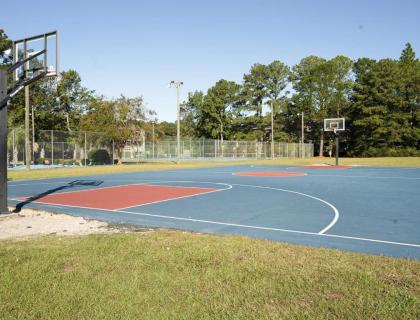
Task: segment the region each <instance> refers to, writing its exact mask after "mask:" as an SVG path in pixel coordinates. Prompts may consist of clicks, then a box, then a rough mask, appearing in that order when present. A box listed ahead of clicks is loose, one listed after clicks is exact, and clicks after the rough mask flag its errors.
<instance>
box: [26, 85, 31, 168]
mask: <svg viewBox="0 0 420 320" xmlns="http://www.w3.org/2000/svg"><path fill="white" fill-rule="evenodd" d="M29 112H30V107H29V86H26V87H25V162H26V169H28V170H29V169H31V142H30V134H29Z"/></svg>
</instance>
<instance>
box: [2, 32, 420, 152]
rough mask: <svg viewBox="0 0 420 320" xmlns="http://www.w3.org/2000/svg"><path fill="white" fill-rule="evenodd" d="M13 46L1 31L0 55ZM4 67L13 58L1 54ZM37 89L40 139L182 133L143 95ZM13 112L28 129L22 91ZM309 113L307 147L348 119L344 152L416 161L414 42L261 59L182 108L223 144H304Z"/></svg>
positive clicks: (190, 126)
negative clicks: (368, 50) (330, 121)
mask: <svg viewBox="0 0 420 320" xmlns="http://www.w3.org/2000/svg"><path fill="white" fill-rule="evenodd" d="M10 45H11V43H10V40H9V39H8V37H7V35H6V34H5V33H4V31H3V30H1V29H0V52H3V51H4V50H5V49H7V48H8V47H10ZM1 64H2V65H3V67H4V65H5V64H7V62H6V61H5V60H4V59H3V60H2V58H1V57H0V65H1ZM0 67H1V66H0ZM30 90H31V97H30V105H31V107H33V108H34V117H35V119H36V130H35V134H36V132H37V130H64V131H78V130H89V131H99V132H105V133H106V134H107V136H108V137H109V138H110V139H112V140H114V141H115V143H116V148H117V151H118V150H119V152H120V151H122V148H123V146H124V144H125V143H126V142H127V141H128V140H130V139H132V138H133V137H135V136H136V134H137V133H138V132H140V131H141V132H145V133H146V139H148V140H151V139H152V136H151V135H152V131H153V132H154V137H155V139H164V138H165V137H172V136H175V135H176V124H175V122H174V123H172V122H159V121H157V119H156V113H155V112H154V111H153V110H149V109H147V108H146V107H145V103H144V101H143V98H142V97H141V96H140V97H132V98H130V97H125V96H120V97H118V98H116V99H108V98H106V97H104V96H102V95H100V94H97V93H96V92H94V91H93V90H90V89H88V88H86V87H84V86H82V81H81V77H80V75H79V74H78V73H77V71H75V70H67V71H63V72H61V74H60V76H59V77H58V78H50V79H43V80H40V81H37V82H36V83H34V84H32V85H31V88H30ZM8 110H9V119H8V121H9V123H8V125H9V127H10V128H15V127H21V126H23V123H24V112H25V111H24V95H23V92H20V93H19V94H17V95H16V96H15V97H14V98H13V99H12V100H11V103H10V104H9V109H8ZM302 113H303V114H304V128H303V129H304V136H305V139H304V140H305V141H304V142H312V143H314V144H315V147H316V154H318V155H324V154H325V153H326V152H328V151H329V150H330V149H331V148H332V147H333V134H332V133H329V132H324V130H323V119H325V118H335V117H344V118H345V119H346V131H345V132H343V133H341V134H340V136H341V140H342V141H343V142H342V143H340V147H341V150H340V152H341V153H342V155H347V156H409V155H412V156H419V155H420V124H419V121H420V60H419V59H418V58H416V55H415V52H414V51H413V48H412V47H411V45H410V44H409V43H408V44H406V46H405V48H404V49H403V51H402V53H401V56H400V58H399V59H389V58H388V59H380V60H374V59H370V58H360V59H357V60H356V61H353V60H351V59H349V58H348V57H345V56H337V57H334V58H332V59H325V58H321V57H317V56H308V57H305V58H303V59H302V60H301V61H300V62H299V63H298V64H296V65H295V66H292V67H289V66H287V65H286V64H284V63H282V62H281V61H278V60H275V61H273V62H271V63H268V64H261V63H256V64H254V65H252V66H251V68H250V70H249V71H248V72H247V73H245V74H244V75H243V78H242V81H241V83H236V82H235V81H229V80H226V79H221V80H219V81H217V82H216V83H215V84H214V85H213V86H212V87H210V88H209V89H208V90H207V91H206V92H203V91H198V90H197V91H194V92H189V93H188V96H187V98H186V100H185V101H184V102H183V103H182V104H181V134H182V136H184V137H186V136H187V137H192V138H194V137H197V138H198V137H199V138H211V139H220V140H221V141H223V140H224V139H228V140H248V141H271V139H273V140H275V141H290V142H298V141H300V140H301V133H300V132H301V129H302V127H301V120H302V119H301V117H302ZM272 125H273V128H272ZM152 128H153V130H152Z"/></svg>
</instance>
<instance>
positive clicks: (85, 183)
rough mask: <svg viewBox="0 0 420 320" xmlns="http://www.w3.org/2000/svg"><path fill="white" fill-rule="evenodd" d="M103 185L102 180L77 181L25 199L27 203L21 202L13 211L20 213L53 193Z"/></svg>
mask: <svg viewBox="0 0 420 320" xmlns="http://www.w3.org/2000/svg"><path fill="white" fill-rule="evenodd" d="M102 183H103V181H102V180H75V181H72V182H69V183H68V184H66V185H63V186H60V187H57V188H54V189H50V190H47V191H45V192H43V193H40V194H37V195H35V196H32V197H30V198H27V199H25V201H22V202H19V203H18V204H17V205H16V208H15V210H13V212H15V213H17V212H20V211H21V210H22V208H23V207H24V206H26V205H27V204H30V203H31V202H33V201H36V200H38V199H41V198H43V197H45V196H48V195H49V194H53V193H55V192H58V191H62V190H67V189H71V188H74V187H78V186H92V187H95V186H99V185H101V184H102Z"/></svg>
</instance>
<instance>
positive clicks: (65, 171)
mask: <svg viewBox="0 0 420 320" xmlns="http://www.w3.org/2000/svg"><path fill="white" fill-rule="evenodd" d="M315 163H328V164H335V159H334V158H308V159H281V160H274V161H273V160H258V161H257V160H255V161H228V162H213V161H202V162H201V161H196V162H191V161H190V162H181V163H180V164H175V163H173V162H164V163H145V164H132V165H115V166H96V167H80V168H56V169H38V170H30V171H27V170H9V172H8V176H9V179H11V180H22V179H40V178H52V177H71V176H82V175H96V174H109V173H118V172H135V171H148V170H149V171H150V170H174V169H186V168H199V167H210V166H229V165H237V164H278V165H305V164H315ZM340 164H352V165H364V166H419V167H420V157H404V158H403V157H401V158H391V157H389V158H343V159H340Z"/></svg>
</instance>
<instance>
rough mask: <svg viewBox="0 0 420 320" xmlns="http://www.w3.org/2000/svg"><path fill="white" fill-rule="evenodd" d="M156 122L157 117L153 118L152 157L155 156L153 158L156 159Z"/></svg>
mask: <svg viewBox="0 0 420 320" xmlns="http://www.w3.org/2000/svg"><path fill="white" fill-rule="evenodd" d="M155 123H156V118H155V119H153V120H152V140H153V144H152V157H153V160H155Z"/></svg>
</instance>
